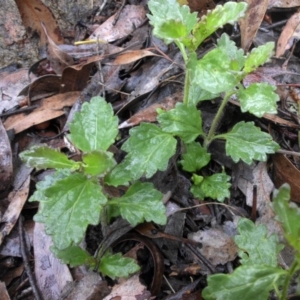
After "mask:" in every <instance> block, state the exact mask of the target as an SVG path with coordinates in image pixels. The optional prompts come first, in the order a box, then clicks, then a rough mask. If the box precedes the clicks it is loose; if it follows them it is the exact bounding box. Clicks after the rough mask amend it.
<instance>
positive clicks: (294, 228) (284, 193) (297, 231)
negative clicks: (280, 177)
mask: <svg viewBox="0 0 300 300" xmlns="http://www.w3.org/2000/svg"><path fill="white" fill-rule="evenodd" d="M290 192H291V189H290V187H289V185H288V184H284V185H282V186H281V187H280V189H279V190H275V191H274V193H273V195H274V196H273V203H272V207H273V209H274V210H275V213H276V215H277V216H276V219H277V220H278V221H279V222H281V224H282V227H283V229H284V236H285V238H286V239H287V241H288V243H289V244H290V245H291V246H292V247H293V248H294V249H295V250H297V251H298V252H300V222H299V220H300V208H299V207H298V206H297V205H296V204H295V203H293V202H289V200H290Z"/></svg>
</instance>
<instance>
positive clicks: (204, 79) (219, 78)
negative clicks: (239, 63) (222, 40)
mask: <svg viewBox="0 0 300 300" xmlns="http://www.w3.org/2000/svg"><path fill="white" fill-rule="evenodd" d="M192 63H193V62H192V61H191V62H189V64H188V66H187V67H188V68H189V69H191V70H192V74H193V75H191V76H192V77H194V79H193V80H195V81H197V82H198V84H199V86H200V87H201V88H202V89H204V90H207V91H209V92H210V93H222V92H225V91H230V90H233V89H234V88H235V86H236V85H237V84H238V83H239V81H240V79H239V77H238V76H237V75H236V74H235V73H234V72H230V67H231V60H230V57H229V56H228V55H227V53H226V50H225V49H223V48H216V49H214V50H211V51H210V52H208V53H207V54H206V55H205V56H204V57H203V58H202V59H200V60H198V61H197V62H195V63H194V64H192Z"/></svg>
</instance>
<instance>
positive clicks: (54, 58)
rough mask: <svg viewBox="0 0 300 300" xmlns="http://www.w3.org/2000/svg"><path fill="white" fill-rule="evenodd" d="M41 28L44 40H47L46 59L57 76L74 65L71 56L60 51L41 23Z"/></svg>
mask: <svg viewBox="0 0 300 300" xmlns="http://www.w3.org/2000/svg"><path fill="white" fill-rule="evenodd" d="M41 25H42V28H43V30H44V32H45V35H46V38H47V42H48V43H47V58H48V60H49V62H50V65H51V67H52V69H53V70H54V72H55V73H56V74H57V75H60V74H62V72H63V69H64V68H66V67H68V66H72V65H74V64H75V61H74V59H73V57H72V56H70V55H69V54H68V53H66V52H64V51H62V50H61V49H60V48H59V47H58V46H57V45H56V43H55V42H54V41H53V40H52V38H51V37H50V35H49V34H48V29H47V27H46V26H45V25H44V24H43V23H41Z"/></svg>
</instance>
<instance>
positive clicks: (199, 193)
mask: <svg viewBox="0 0 300 300" xmlns="http://www.w3.org/2000/svg"><path fill="white" fill-rule="evenodd" d="M192 179H193V181H194V185H193V186H192V187H191V192H192V193H193V195H194V196H195V197H197V198H199V199H204V198H206V197H209V198H212V199H216V200H218V201H220V202H223V201H224V200H225V198H229V197H230V192H229V188H230V187H231V184H230V183H229V182H228V181H229V180H230V176H228V175H227V174H225V173H217V174H214V175H211V176H205V177H202V176H198V175H196V174H193V177H192Z"/></svg>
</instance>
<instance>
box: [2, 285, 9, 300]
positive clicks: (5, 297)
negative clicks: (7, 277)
mask: <svg viewBox="0 0 300 300" xmlns="http://www.w3.org/2000/svg"><path fill="white" fill-rule="evenodd" d="M0 299H1V300H10V297H9V295H8V292H7V289H6V286H5V283H4V282H2V281H0Z"/></svg>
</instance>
